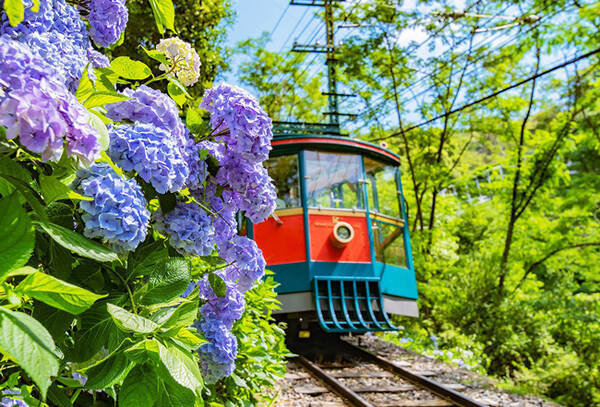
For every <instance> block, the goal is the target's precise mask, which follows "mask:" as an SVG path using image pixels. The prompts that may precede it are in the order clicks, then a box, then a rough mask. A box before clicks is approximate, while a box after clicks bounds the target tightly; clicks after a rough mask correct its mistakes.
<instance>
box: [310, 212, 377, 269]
mask: <svg viewBox="0 0 600 407" xmlns="http://www.w3.org/2000/svg"><path fill="white" fill-rule="evenodd" d="M308 221H309V230H310V254H311V259H312V260H313V261H330V262H352V263H370V262H371V253H370V250H369V232H368V230H367V221H366V218H365V217H358V216H340V215H339V214H333V215H325V214H323V215H321V214H312V213H309V216H308ZM338 222H347V223H349V224H350V225H352V228H353V229H354V234H355V235H354V239H352V241H351V242H350V243H348V244H347V245H346V247H344V248H341V249H338V248H336V247H334V245H333V244H331V242H330V241H329V239H330V236H331V234H332V232H333V227H334V226H335V224H336V223H338Z"/></svg>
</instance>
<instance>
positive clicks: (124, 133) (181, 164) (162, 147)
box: [109, 123, 189, 194]
mask: <svg viewBox="0 0 600 407" xmlns="http://www.w3.org/2000/svg"><path fill="white" fill-rule="evenodd" d="M109 135H110V146H109V155H110V158H111V159H112V160H113V161H114V162H115V163H116V164H117V165H118V166H119V167H121V168H122V169H123V170H125V171H133V170H135V171H136V172H137V173H138V175H139V176H140V177H141V178H142V179H143V180H144V181H146V182H148V183H150V184H152V186H153V187H154V189H156V191H158V192H159V193H161V194H164V193H165V192H176V191H179V190H181V189H183V188H184V185H185V183H186V181H187V179H188V175H189V167H188V165H187V163H186V162H185V160H184V159H183V156H182V154H181V151H180V150H179V148H178V146H177V144H176V143H175V140H173V138H171V137H170V136H169V133H168V132H167V131H166V130H163V129H161V128H158V127H156V126H154V125H152V124H146V123H135V124H134V125H127V124H125V125H120V126H112V127H111V128H110V129H109Z"/></svg>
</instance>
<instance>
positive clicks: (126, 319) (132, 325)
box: [106, 303, 159, 334]
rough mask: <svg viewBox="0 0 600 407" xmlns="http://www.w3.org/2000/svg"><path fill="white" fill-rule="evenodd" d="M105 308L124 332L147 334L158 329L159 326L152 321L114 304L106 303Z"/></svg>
mask: <svg viewBox="0 0 600 407" xmlns="http://www.w3.org/2000/svg"><path fill="white" fill-rule="evenodd" d="M106 309H107V311H108V313H109V314H110V316H111V317H112V319H113V321H114V322H115V324H116V325H117V327H119V329H121V330H122V331H124V332H135V333H140V334H149V333H152V332H154V331H156V330H158V328H159V326H158V325H157V324H156V323H154V322H153V321H151V320H149V319H147V318H144V317H142V316H139V315H136V314H133V313H131V312H129V311H127V310H126V309H123V308H121V307H119V306H117V305H114V304H110V303H109V304H106Z"/></svg>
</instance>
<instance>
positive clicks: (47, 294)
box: [15, 271, 106, 315]
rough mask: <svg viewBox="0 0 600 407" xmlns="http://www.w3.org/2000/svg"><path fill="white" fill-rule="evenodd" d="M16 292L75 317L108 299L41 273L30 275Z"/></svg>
mask: <svg viewBox="0 0 600 407" xmlns="http://www.w3.org/2000/svg"><path fill="white" fill-rule="evenodd" d="M15 290H16V291H17V292H20V293H23V294H26V295H28V296H30V297H31V298H35V299H36V300H38V301H41V302H43V303H46V304H48V305H50V306H52V307H54V308H57V309H60V310H62V311H65V312H68V313H70V314H73V315H79V314H81V313H82V312H83V311H85V310H87V309H88V308H90V307H91V306H92V304H94V303H95V302H96V301H98V300H99V299H100V298H104V297H106V295H98V294H94V293H93V292H91V291H88V290H86V289H83V288H81V287H78V286H76V285H73V284H70V283H67V282H65V281H62V280H59V279H57V278H54V277H52V276H50V275H48V274H44V273H41V272H39V271H38V272H36V273H33V274H30V275H28V276H27V277H26V278H25V279H24V280H23V281H21V283H19V285H18V286H17V287H16V288H15Z"/></svg>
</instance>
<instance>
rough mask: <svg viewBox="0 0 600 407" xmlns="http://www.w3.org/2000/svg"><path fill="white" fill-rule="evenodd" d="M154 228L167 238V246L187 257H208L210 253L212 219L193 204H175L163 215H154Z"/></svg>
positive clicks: (212, 231)
mask: <svg viewBox="0 0 600 407" xmlns="http://www.w3.org/2000/svg"><path fill="white" fill-rule="evenodd" d="M155 227H156V230H158V231H159V232H161V233H164V234H166V235H167V237H168V238H169V244H170V245H171V246H172V247H173V248H175V250H177V251H178V252H179V253H181V254H183V255H187V256H208V255H210V254H211V253H212V251H213V249H214V246H215V241H214V227H213V222H212V217H211V216H210V215H209V214H208V213H206V211H205V210H204V209H202V208H201V207H200V206H198V205H196V204H195V203H181V202H179V203H177V205H176V206H175V208H174V209H173V210H172V211H171V212H169V213H167V214H166V215H163V214H162V212H161V211H160V210H159V211H157V212H156V213H155Z"/></svg>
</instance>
